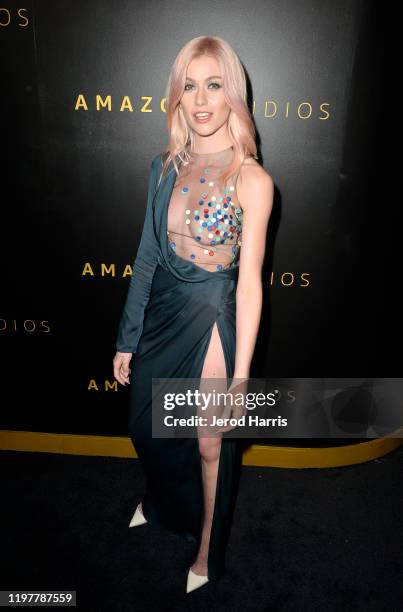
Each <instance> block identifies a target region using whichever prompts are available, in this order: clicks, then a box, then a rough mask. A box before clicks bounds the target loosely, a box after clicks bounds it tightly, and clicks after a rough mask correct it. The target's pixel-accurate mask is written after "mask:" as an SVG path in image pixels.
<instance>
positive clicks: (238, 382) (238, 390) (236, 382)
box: [216, 377, 249, 433]
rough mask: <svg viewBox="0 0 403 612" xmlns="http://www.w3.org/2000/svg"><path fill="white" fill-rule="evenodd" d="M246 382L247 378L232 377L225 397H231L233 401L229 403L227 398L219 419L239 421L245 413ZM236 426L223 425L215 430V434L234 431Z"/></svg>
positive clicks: (235, 424)
mask: <svg viewBox="0 0 403 612" xmlns="http://www.w3.org/2000/svg"><path fill="white" fill-rule="evenodd" d="M248 380H249V378H235V377H234V379H233V381H232V383H231V384H230V386H229V388H228V390H227V395H232V397H233V401H232V402H231V401H230V398H228V402H227V403H226V406H225V408H224V411H223V414H222V415H221V416H220V418H221V419H236V420H237V421H238V419H240V418H241V417H242V416H244V415H245V414H246V413H247V410H246V408H245V395H246V392H247V389H248ZM240 396H241V397H240ZM235 400H236V401H235ZM231 404H232V405H231ZM239 404H241V405H239ZM237 426H238V423H234V424H230V423H228V424H227V425H223V426H222V427H220V428H219V429H217V430H216V433H225V432H227V431H231V430H232V429H235V428H236V427H237Z"/></svg>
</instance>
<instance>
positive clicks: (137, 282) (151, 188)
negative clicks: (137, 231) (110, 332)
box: [116, 155, 161, 353]
mask: <svg viewBox="0 0 403 612" xmlns="http://www.w3.org/2000/svg"><path fill="white" fill-rule="evenodd" d="M160 160H161V155H157V156H156V157H154V159H153V161H152V164H151V169H150V175H149V183H148V196H147V208H146V215H145V221H144V225H143V230H142V234H141V240H140V244H139V247H138V250H137V255H136V258H135V260H134V264H133V274H132V277H131V279H130V285H129V289H128V293H127V297H126V303H125V306H124V309H123V314H122V317H121V319H120V323H119V328H118V336H117V340H116V349H117V351H118V352H120V353H135V352H136V350H137V344H138V342H139V339H140V336H141V332H142V330H143V319H144V310H145V307H146V306H147V303H148V300H149V297H150V291H151V284H152V279H153V276H154V271H155V268H156V266H157V263H158V253H159V245H158V243H157V241H156V239H155V235H154V231H153V218H152V200H153V198H154V195H155V191H156V183H157V180H158V176H159V171H160V166H161V163H160Z"/></svg>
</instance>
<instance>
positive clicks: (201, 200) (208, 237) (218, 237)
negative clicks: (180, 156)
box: [167, 147, 243, 272]
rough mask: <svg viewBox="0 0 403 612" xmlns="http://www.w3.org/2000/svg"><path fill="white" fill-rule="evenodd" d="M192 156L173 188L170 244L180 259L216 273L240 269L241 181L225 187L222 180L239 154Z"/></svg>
mask: <svg viewBox="0 0 403 612" xmlns="http://www.w3.org/2000/svg"><path fill="white" fill-rule="evenodd" d="M190 155H191V161H190V162H189V163H187V164H181V166H180V168H179V176H178V177H177V179H176V182H175V185H174V188H173V192H172V196H171V200H170V203H169V207H168V225H167V227H168V231H167V239H168V243H169V246H170V248H171V249H172V250H173V251H174V252H175V253H176V254H177V255H179V256H180V257H182V258H183V259H186V260H190V261H193V262H194V263H195V264H196V265H199V266H201V267H203V268H205V269H206V270H209V271H211V272H215V271H219V270H223V269H225V268H229V267H232V266H233V265H235V264H236V261H237V259H238V258H239V251H240V247H241V235H242V218H243V214H242V208H241V206H240V203H239V201H238V198H237V194H236V188H235V181H234V180H229V182H228V183H227V184H225V185H224V184H223V182H222V180H221V176H220V175H221V174H222V173H223V172H224V171H225V170H226V169H227V167H228V166H230V165H231V163H232V161H233V155H234V150H233V147H229V148H227V149H224V150H223V151H218V152H216V153H193V152H192V153H191V154H190Z"/></svg>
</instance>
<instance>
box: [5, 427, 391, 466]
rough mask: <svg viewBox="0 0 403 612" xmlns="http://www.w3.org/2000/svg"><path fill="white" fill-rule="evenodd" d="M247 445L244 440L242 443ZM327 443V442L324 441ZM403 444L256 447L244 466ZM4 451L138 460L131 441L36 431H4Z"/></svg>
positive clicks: (344, 461)
mask: <svg viewBox="0 0 403 612" xmlns="http://www.w3.org/2000/svg"><path fill="white" fill-rule="evenodd" d="M240 441H241V442H244V441H243V440H240ZM323 442H324V443H325V442H326V440H324V441H323ZM402 443H403V439H402V438H392V437H387V438H379V439H376V440H369V441H366V440H365V439H362V441H360V442H359V443H356V444H349V445H345V446H331V447H325V446H323V447H319V448H317V447H314V448H313V447H310V446H308V445H309V440H308V439H307V440H306V444H307V445H306V446H293V445H292V439H290V442H289V445H288V446H275V445H273V446H271V445H264V444H252V445H251V446H249V447H248V448H247V449H246V450H245V451H244V452H243V457H242V463H243V465H253V466H257V467H281V468H327V467H338V466H343V465H352V464H355V463H364V462H366V461H371V460H372V459H376V458H377V457H382V456H383V455H386V454H388V453H390V452H392V451H393V450H395V449H396V448H398V447H399V446H400V444H402ZM0 450H9V451H24V452H43V453H62V454H67V455H91V456H102V457H137V454H136V452H135V450H134V449H133V445H132V443H131V440H130V438H127V437H124V436H121V437H118V436H90V435H80V434H60V433H46V432H35V431H13V430H4V429H3V430H0Z"/></svg>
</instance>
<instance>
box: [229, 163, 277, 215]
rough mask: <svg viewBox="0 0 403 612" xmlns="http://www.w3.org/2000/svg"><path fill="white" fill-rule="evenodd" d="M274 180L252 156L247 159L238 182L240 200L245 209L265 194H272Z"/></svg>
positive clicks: (240, 171)
mask: <svg viewBox="0 0 403 612" xmlns="http://www.w3.org/2000/svg"><path fill="white" fill-rule="evenodd" d="M272 191H273V179H272V177H271V175H270V174H269V172H267V170H266V169H265V168H263V166H262V165H261V164H259V163H258V162H257V161H256V159H254V157H252V156H248V157H246V158H245V160H244V162H243V164H242V166H241V168H240V170H239V176H238V181H237V194H238V199H239V202H240V204H241V206H242V207H243V208H245V206H244V205H248V203H249V202H250V201H253V200H254V199H259V198H260V197H261V196H262V195H263V194H267V193H269V194H270V193H272Z"/></svg>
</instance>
